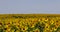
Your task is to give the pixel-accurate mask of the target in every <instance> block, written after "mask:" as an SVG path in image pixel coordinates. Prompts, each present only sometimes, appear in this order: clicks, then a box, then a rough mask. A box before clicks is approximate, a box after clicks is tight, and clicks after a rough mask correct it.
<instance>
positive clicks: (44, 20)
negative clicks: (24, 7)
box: [0, 15, 60, 32]
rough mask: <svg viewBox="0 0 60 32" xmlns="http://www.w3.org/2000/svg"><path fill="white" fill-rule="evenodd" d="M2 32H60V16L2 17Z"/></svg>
mask: <svg viewBox="0 0 60 32" xmlns="http://www.w3.org/2000/svg"><path fill="white" fill-rule="evenodd" d="M0 32H60V16H49V15H48V16H44V15H42V16H41V15H40V16H36V15H33V16H31V15H25V16H24V15H22V16H21V15H6V16H5V15H0Z"/></svg>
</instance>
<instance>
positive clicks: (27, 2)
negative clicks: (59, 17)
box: [0, 0, 60, 14]
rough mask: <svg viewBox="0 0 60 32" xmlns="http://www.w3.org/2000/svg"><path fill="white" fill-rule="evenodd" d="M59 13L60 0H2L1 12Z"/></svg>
mask: <svg viewBox="0 0 60 32" xmlns="http://www.w3.org/2000/svg"><path fill="white" fill-rule="evenodd" d="M1 13H2V14H4V13H5V14H10V13H11V14H12V13H13V14H25V13H29V14H30V13H43V14H44V13H47V14H48V13H51V14H52V13H53V14H54V13H55V14H56V13H58V14H60V0H0V14H1Z"/></svg>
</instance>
